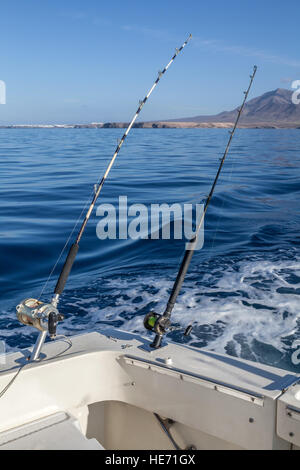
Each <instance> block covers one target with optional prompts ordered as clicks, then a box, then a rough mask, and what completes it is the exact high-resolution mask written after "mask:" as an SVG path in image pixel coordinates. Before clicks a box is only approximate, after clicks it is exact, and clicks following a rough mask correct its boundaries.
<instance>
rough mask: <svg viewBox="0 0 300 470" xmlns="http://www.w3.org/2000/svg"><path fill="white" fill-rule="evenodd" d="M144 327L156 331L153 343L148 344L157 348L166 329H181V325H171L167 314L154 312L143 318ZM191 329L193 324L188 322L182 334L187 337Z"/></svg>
mask: <svg viewBox="0 0 300 470" xmlns="http://www.w3.org/2000/svg"><path fill="white" fill-rule="evenodd" d="M144 327H145V328H146V329H147V330H149V331H153V332H154V333H156V336H155V338H154V341H153V343H151V344H150V346H151V348H154V349H158V348H160V346H161V342H162V339H163V335H164V334H166V332H167V330H170V331H174V330H181V329H182V327H179V328H178V327H175V326H173V327H172V326H171V320H170V317H169V316H168V315H159V314H158V313H155V312H149V313H147V315H146V316H145V318H144ZM192 329H193V324H192V323H191V324H189V325H188V326H187V327H186V328H185V329H184V333H183V336H185V337H187V336H189V335H190V333H191V331H192Z"/></svg>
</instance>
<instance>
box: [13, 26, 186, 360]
mask: <svg viewBox="0 0 300 470" xmlns="http://www.w3.org/2000/svg"><path fill="white" fill-rule="evenodd" d="M191 37H192V35H191V34H190V35H189V37H188V38H187V40H186V41H185V42H184V43H183V44H182V46H181V47H180V48H179V49H177V48H176V50H175V54H174V55H173V57H172V58H171V60H170V61H169V62H168V64H167V65H166V66H165V68H164V69H163V70H162V71H159V72H158V77H157V78H156V80H155V82H154V84H153V85H152V87H151V88H150V90H149V91H148V93H147V95H146V96H145V98H144V99H143V100H142V101H140V102H139V107H138V109H137V111H136V113H135V115H134V116H133V118H132V120H131V121H130V123H129V125H128V127H127V129H126V131H125V132H124V134H123V137H122V138H121V140H120V141H119V143H118V145H117V147H116V150H115V152H114V154H113V156H112V158H111V160H110V162H109V164H108V166H107V168H106V171H105V173H104V175H103V177H102V178H101V179H100V180H99V182H98V183H97V184H96V185H95V187H94V194H93V197H92V201H91V203H90V205H89V208H88V210H87V212H86V215H85V217H84V220H83V222H82V224H81V227H80V229H79V232H78V234H77V237H76V240H75V242H74V243H73V244H72V245H71V248H70V250H69V253H68V255H67V257H66V260H65V263H64V265H63V268H62V270H61V273H60V275H59V278H58V281H57V283H56V286H55V289H54V296H53V298H52V300H51V303H50V304H45V303H43V302H41V301H40V300H39V299H25V300H24V301H23V302H21V303H20V304H19V305H17V307H16V310H17V317H18V319H19V321H20V322H21V323H23V324H25V325H30V326H33V327H35V328H37V329H38V330H40V332H41V333H40V335H39V338H38V340H37V342H36V344H35V346H34V350H33V353H32V355H31V360H37V359H38V358H39V355H40V350H41V347H42V345H43V343H44V341H45V338H46V335H47V333H49V335H50V337H51V338H54V337H55V335H56V326H57V322H58V321H61V320H63V315H61V314H60V313H59V312H58V310H57V305H58V302H59V297H60V295H61V294H62V293H63V290H64V288H65V285H66V282H67V279H68V277H69V274H70V272H71V269H72V266H73V264H74V261H75V258H76V255H77V252H78V249H79V242H80V240H81V238H82V235H83V232H84V229H85V227H86V224H87V222H88V220H89V218H90V216H91V213H92V211H93V208H94V206H95V204H96V201H97V199H98V197H99V194H100V192H101V190H102V187H103V185H104V182H105V180H106V178H107V176H108V174H109V172H110V170H111V167H112V166H113V164H114V161H115V159H116V158H117V155H118V153H119V151H120V149H121V147H122V145H123V143H124V141H125V139H126V137H127V136H128V134H129V132H130V130H131V128H132V126H133V124H134V122H135V120H136V119H137V117H138V115H139V113H140V111H141V110H142V108H143V106H144V104H145V103H146V101H147V100H148V98H149V96H150V95H151V93H152V92H153V90H154V88H155V87H156V86H157V84H158V82H159V81H160V79H161V78H162V76H163V75H164V74H165V73H166V71H167V70H168V68H169V67H170V65H171V64H172V62H173V61H174V60H175V59H176V57H177V56H178V54H179V53H180V52H181V51H182V49H183V48H184V47H185V46H186V45H187V43H188V42H189V40H190V39H191ZM75 227H76V226H75ZM75 227H74V228H73V231H74V229H75ZM73 231H72V233H73ZM67 243H68V241H67V242H66V245H67ZM66 245H65V246H66ZM63 251H64V249H63ZM61 254H62V253H61ZM60 256H61V255H60ZM56 263H57V262H56ZM55 266H56V264H55ZM55 266H54V268H55ZM54 268H53V270H54ZM53 270H52V272H53ZM52 272H51V273H50V276H51V274H52ZM50 276H49V277H50ZM48 279H49V278H48Z"/></svg>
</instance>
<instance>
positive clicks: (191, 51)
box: [0, 0, 300, 125]
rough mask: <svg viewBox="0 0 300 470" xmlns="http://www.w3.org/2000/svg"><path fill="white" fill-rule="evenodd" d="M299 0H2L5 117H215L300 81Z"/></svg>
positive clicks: (0, 116)
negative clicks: (253, 75)
mask: <svg viewBox="0 0 300 470" xmlns="http://www.w3.org/2000/svg"><path fill="white" fill-rule="evenodd" d="M299 18H300V2H299V1H298V0H286V1H285V2H282V1H281V0H280V1H279V0H272V1H271V0H263V1H262V0H251V1H249V0H239V1H236V0H226V1H221V0H211V1H209V2H208V1H207V0H205V1H204V0H189V1H186V2H183V1H182V0H180V1H178V0H159V1H157V0H151V2H145V1H143V0H138V1H136V0H126V1H124V0H122V1H119V0H111V1H107V0H105V1H103V0H84V1H83V0H60V1H58V0H50V1H49V0H42V1H40V0H38V1H36V0H26V1H24V0H14V1H13V2H12V1H11V0H1V2H0V45H1V47H0V51H1V53H0V57H1V62H0V80H2V81H4V82H5V84H6V104H0V124H2V125H3V124H46V123H50V124H52V123H62V124H66V123H89V122H107V121H130V120H131V118H132V116H133V114H134V112H135V110H136V108H137V106H138V101H139V100H140V99H143V98H144V96H145V94H146V92H147V91H148V90H149V88H150V87H151V86H152V84H153V82H154V80H155V79H156V77H157V72H158V71H159V70H161V69H162V68H163V67H164V66H165V65H166V64H167V63H168V62H169V60H170V58H171V57H172V55H173V53H174V50H175V48H176V47H180V46H181V45H182V43H183V42H184V41H185V39H186V38H187V36H188V35H189V34H190V33H191V34H192V35H193V38H192V40H191V42H190V43H189V44H188V46H187V47H186V48H185V49H184V51H183V53H182V54H180V55H179V56H178V57H177V58H176V60H175V61H174V63H173V64H172V66H171V67H170V69H169V70H168V72H167V73H166V74H165V75H164V77H163V78H162V80H161V81H160V83H159V85H158V87H157V88H156V89H155V91H154V92H153V95H152V96H151V99H150V100H149V102H147V105H146V106H144V108H143V110H142V112H141V114H140V119H139V120H142V121H143V120H145V121H146V120H163V119H173V118H181V117H191V116H196V115H202V114H215V113H218V112H221V111H224V110H231V109H233V108H235V107H236V106H238V105H239V103H240V102H241V100H242V98H243V90H244V89H246V88H247V85H248V82H249V74H250V73H251V71H252V68H253V65H254V64H255V65H257V66H258V72H257V76H256V79H255V83H254V86H253V90H252V94H251V97H254V96H258V95H261V94H262V93H264V92H267V91H270V90H274V89H276V88H289V89H290V87H291V83H292V81H294V80H300V55H299Z"/></svg>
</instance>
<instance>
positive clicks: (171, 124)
mask: <svg viewBox="0 0 300 470" xmlns="http://www.w3.org/2000/svg"><path fill="white" fill-rule="evenodd" d="M233 125H234V123H233V122H187V121H149V122H138V123H135V124H134V125H133V127H134V128H137V129H230V128H232V127H233ZM127 126H128V123H126V122H105V123H102V122H101V123H89V124H11V125H0V129H123V128H126V127H127ZM238 128H240V129H300V122H298V123H290V122H253V123H249V122H248V123H247V122H246V123H243V122H242V123H240V124H239V125H238Z"/></svg>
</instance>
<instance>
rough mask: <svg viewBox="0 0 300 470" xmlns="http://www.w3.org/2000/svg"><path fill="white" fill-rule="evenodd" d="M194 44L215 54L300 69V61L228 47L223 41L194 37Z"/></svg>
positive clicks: (242, 48)
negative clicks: (236, 56)
mask: <svg viewBox="0 0 300 470" xmlns="http://www.w3.org/2000/svg"><path fill="white" fill-rule="evenodd" d="M193 44H195V45H196V46H198V47H201V48H206V49H209V50H212V51H215V52H228V53H230V54H235V55H240V56H244V57H255V58H257V59H260V60H263V61H266V62H272V63H275V64H280V65H287V66H289V67H300V60H297V59H290V58H288V57H283V56H279V55H275V54H270V53H269V52H266V51H263V50H260V49H254V48H248V47H244V46H235V45H228V44H225V43H224V42H223V41H219V40H216V39H201V38H199V37H194V39H193Z"/></svg>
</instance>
